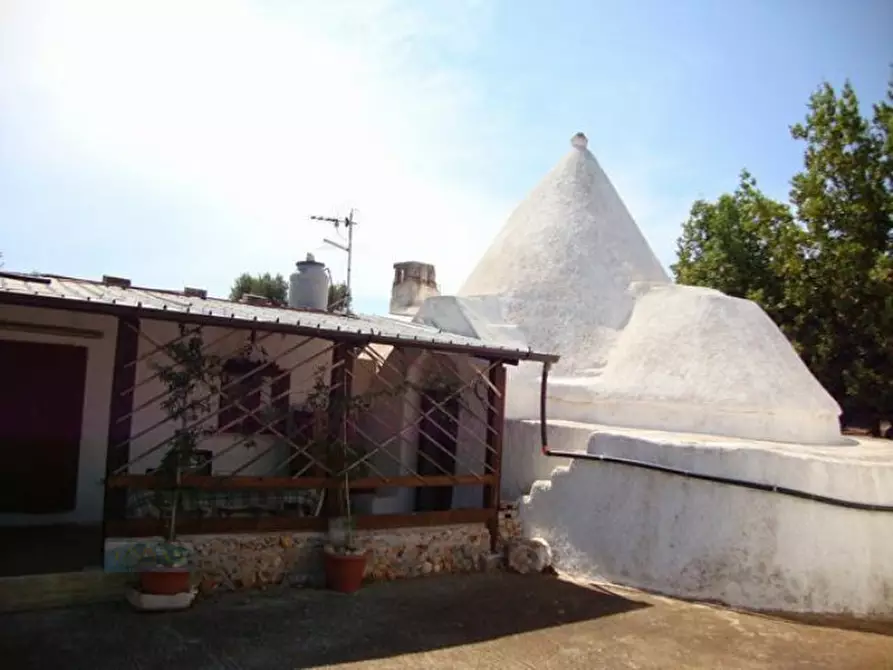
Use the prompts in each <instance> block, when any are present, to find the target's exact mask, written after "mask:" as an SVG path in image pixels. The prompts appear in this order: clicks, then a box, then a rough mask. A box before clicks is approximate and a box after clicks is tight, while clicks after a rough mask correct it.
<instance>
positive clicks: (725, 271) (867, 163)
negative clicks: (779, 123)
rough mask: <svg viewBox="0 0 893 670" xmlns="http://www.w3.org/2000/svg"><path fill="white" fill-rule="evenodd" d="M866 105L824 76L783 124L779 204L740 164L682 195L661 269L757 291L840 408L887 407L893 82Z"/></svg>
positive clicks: (892, 299)
mask: <svg viewBox="0 0 893 670" xmlns="http://www.w3.org/2000/svg"><path fill="white" fill-rule="evenodd" d="M872 111H873V113H872V115H871V117H870V118H866V117H865V116H863V114H862V113H861V111H860V106H859V101H858V99H857V97H856V93H855V91H854V90H853V88H852V86H851V85H850V84H849V83H846V84H845V85H844V86H843V88H842V90H841V91H840V92H839V93H838V92H837V91H836V90H835V89H834V88H833V87H832V86H831V85H829V84H824V85H823V86H822V87H821V88H819V89H818V90H817V91H816V92H815V93H814V94H813V95H812V96H811V98H810V100H809V105H808V113H807V115H806V118H805V119H804V121H802V122H801V123H797V124H795V125H794V126H792V127H791V135H792V137H793V138H794V139H795V140H798V141H800V142H803V143H804V144H805V151H804V163H803V169H802V170H801V171H800V172H798V173H797V174H796V175H794V177H793V178H792V180H791V192H790V200H791V202H790V205H788V204H785V203H780V202H776V201H773V200H771V199H770V198H768V197H766V196H765V195H764V194H763V193H761V192H760V191H759V190H758V188H757V185H756V181H755V180H754V179H753V177H752V176H751V175H750V174H748V173H747V172H743V173H742V175H741V178H740V181H739V185H738V188H737V189H736V190H735V192H734V193H732V194H725V195H722V196H720V197H719V198H718V199H717V200H716V201H715V202H706V201H703V200H699V201H697V202H695V203H694V205H693V206H692V209H691V212H690V215H689V218H688V220H687V221H686V222H685V223H684V224H683V230H682V236H681V237H680V239H679V242H678V248H677V262H676V264H675V265H673V268H672V269H673V272H674V274H675V276H676V280H677V281H678V282H679V283H681V284H692V285H698V286H710V287H713V288H716V289H719V290H721V291H724V292H725V293H728V294H729V295H733V296H738V297H743V298H749V299H752V300H755V301H756V302H758V303H759V304H760V305H761V306H762V307H763V308H764V309H765V310H766V312H767V313H768V314H769V315H770V316H771V317H772V318H773V319H775V321H776V322H777V323H778V324H779V326H780V327H781V328H782V330H783V331H784V332H785V334H786V335H787V336H788V337H789V338H790V339H791V341H792V342H793V344H794V346H795V347H796V348H797V350H798V351H799V353H800V354H801V356H802V357H803V359H804V361H805V362H806V364H807V365H808V366H809V367H810V369H811V370H812V372H813V373H814V374H815V375H816V377H817V378H818V379H819V381H820V382H822V384H823V385H824V386H825V387H826V388H827V389H828V390H829V392H831V394H832V395H834V396H835V398H836V399H837V400H838V402H839V403H840V404H841V406H842V408H843V409H844V413H845V414H850V415H870V416H872V417H873V418H877V417H880V416H884V415H887V416H889V415H890V414H891V413H893V383H891V373H893V81H891V83H890V86H889V87H888V92H887V97H886V99H885V100H884V101H882V102H880V103H878V104H876V105H874V107H873V110H872Z"/></svg>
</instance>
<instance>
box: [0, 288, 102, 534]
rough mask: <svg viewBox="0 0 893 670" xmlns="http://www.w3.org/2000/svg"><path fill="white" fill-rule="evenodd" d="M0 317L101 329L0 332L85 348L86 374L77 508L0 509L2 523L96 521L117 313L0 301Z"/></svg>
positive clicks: (99, 514)
mask: <svg viewBox="0 0 893 670" xmlns="http://www.w3.org/2000/svg"><path fill="white" fill-rule="evenodd" d="M0 318H2V319H6V320H9V321H19V322H24V323H29V324H40V325H44V326H60V327H66V328H81V329H86V330H96V331H100V332H101V333H102V338H101V339H88V338H83V337H72V336H60V335H51V334H35V333H25V332H20V331H9V330H6V331H0V338H2V339H4V340H17V341H20V342H43V343H47V344H62V345H70V346H75V347H84V348H86V349H87V375H86V380H85V389H84V410H83V419H82V424H81V444H80V455H79V459H78V485H77V506H76V508H75V509H74V510H73V511H71V512H65V513H62V514H0V525H4V526H28V525H40V524H56V523H98V522H100V521H101V520H102V506H103V496H104V486H103V483H102V479H103V477H105V456H106V446H107V443H108V430H109V406H110V402H111V392H112V372H113V370H114V364H115V340H116V335H117V332H118V320H117V318H115V317H113V316H102V315H97V314H81V313H78V312H67V311H63V310H55V309H38V308H34V307H13V306H9V305H4V306H2V307H0Z"/></svg>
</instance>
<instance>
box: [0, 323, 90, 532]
mask: <svg viewBox="0 0 893 670" xmlns="http://www.w3.org/2000/svg"><path fill="white" fill-rule="evenodd" d="M86 373H87V350H86V348H84V347H75V346H69V345H60V344H43V343H37V342H14V341H10V340H0V512H14V513H15V512H17V513H29V514H41V513H42V514H49V513H55V512H69V511H72V510H73V509H74V508H75V505H76V500H77V476H78V460H79V455H80V442H81V417H82V416H83V411H84V410H83V407H84V381H85V378H86Z"/></svg>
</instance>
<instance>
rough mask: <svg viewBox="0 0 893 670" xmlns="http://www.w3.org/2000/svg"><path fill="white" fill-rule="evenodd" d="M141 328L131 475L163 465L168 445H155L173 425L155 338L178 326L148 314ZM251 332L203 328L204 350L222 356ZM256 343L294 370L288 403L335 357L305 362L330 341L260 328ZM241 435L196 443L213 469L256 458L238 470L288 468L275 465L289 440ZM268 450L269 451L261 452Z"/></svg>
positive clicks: (170, 335) (167, 336)
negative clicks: (244, 439) (209, 455)
mask: <svg viewBox="0 0 893 670" xmlns="http://www.w3.org/2000/svg"><path fill="white" fill-rule="evenodd" d="M142 332H143V335H144V337H141V338H140V342H139V354H138V357H139V359H140V363H139V364H138V366H137V374H136V390H135V391H134V408H135V409H136V408H139V409H138V411H136V412H135V414H134V415H133V419H132V422H131V435H132V436H133V439H132V441H131V445H130V458H131V460H132V461H133V460H136V459H138V460H137V462H135V463H134V465H133V466H132V468H131V470H130V473H131V474H140V473H144V472H146V470H147V469H152V468H157V467H158V466H159V465H160V464H161V459H162V458H163V456H164V454H165V453H166V452H167V450H168V447H167V446H163V447H161V448H159V449H155V447H157V446H158V445H159V444H161V443H163V442H165V441H166V440H168V439H169V438H170V437H171V436H172V435H173V432H174V429H175V426H174V425H173V424H171V423H170V422H169V421H166V412H165V411H164V408H163V407H162V406H161V399H162V398H163V394H164V393H165V387H164V385H163V384H162V383H161V381H160V380H159V379H158V378H157V376H156V369H155V367H154V365H158V364H161V365H164V364H168V363H169V359H167V357H166V356H165V355H164V354H163V353H162V352H155V353H153V350H155V349H156V344H153V343H157V344H162V343H166V342H170V341H171V340H173V339H174V338H176V337H178V335H179V329H178V326H177V324H176V323H172V322H167V321H152V320H149V319H144V320H143V321H142ZM249 335H250V333H249V331H246V330H231V329H226V328H216V327H213V328H212V327H206V328H203V329H202V337H203V340H204V342H205V344H206V346H207V349H206V351H207V352H208V353H213V354H216V355H218V356H221V357H228V356H232V355H235V354H236V353H237V352H238V350H239V349H240V347H242V346H243V345H244V344H245V343H246V341H247V339H248V337H249ZM257 345H258V347H262V348H263V349H264V351H265V352H266V354H267V357H268V359H269V360H272V361H273V362H274V364H275V365H277V366H279V367H280V368H282V369H283V370H291V372H290V383H291V390H290V394H289V402H290V403H291V404H292V405H300V404H301V403H303V402H304V401H305V400H306V398H307V396H308V395H309V394H310V392H311V391H312V389H313V384H314V380H315V378H316V374H317V371H318V369H319V367H320V366H325V367H328V365H329V363H330V361H331V353H325V354H321V355H319V356H317V357H316V358H315V359H314V360H312V361H310V362H306V363H304V361H306V360H307V359H310V358H311V357H312V356H314V355H316V354H320V353H321V352H322V351H323V350H324V349H326V347H328V346H329V342H328V341H326V340H321V339H312V338H306V337H302V336H296V335H284V334H278V333H276V334H264V333H258V335H257ZM258 360H260V358H258ZM218 401H219V397H218V396H216V395H215V396H214V397H213V399H212V404H211V411H212V412H214V411H215V410H216V409H217V407H218V404H217V403H218ZM208 427H209V428H210V429H211V430H216V428H217V419H216V417H214V418H211V419H210V420H209V422H208ZM242 437H243V436H242V435H240V434H236V433H233V434H221V435H213V436H208V437H206V438H204V439H203V440H202V442H201V443H200V444H199V445H198V448H199V449H208V450H210V451H211V452H212V454H214V455H215V460H214V461H213V463H212V472H213V474H215V475H217V474H229V473H232V472H233V471H235V470H237V469H238V468H241V467H242V466H243V465H245V464H246V463H247V462H248V461H251V460H253V459H255V458H257V460H256V461H254V462H253V463H251V464H250V465H248V467H247V468H245V469H244V470H240V471H239V474H241V475H256V476H260V475H276V474H285V473H287V468H283V469H281V471H277V469H276V468H277V466H279V465H281V463H282V462H283V461H285V459H286V458H288V455H289V448H288V447H287V446H286V445H285V444H281V443H277V441H276V440H275V439H274V438H273V437H272V436H266V435H260V436H257V437H255V438H254V440H253V441H254V445H253V446H246V445H244V444H243V445H239V446H235V447H233V445H234V443H236V442H238V441H240V440H241V439H242ZM153 449H154V451H153ZM265 451H266V453H263V452H265Z"/></svg>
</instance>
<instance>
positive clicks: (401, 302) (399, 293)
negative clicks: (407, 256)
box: [390, 261, 440, 316]
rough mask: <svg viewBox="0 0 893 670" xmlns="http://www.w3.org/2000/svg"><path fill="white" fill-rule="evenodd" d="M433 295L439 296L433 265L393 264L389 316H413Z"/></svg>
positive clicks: (415, 263)
mask: <svg viewBox="0 0 893 670" xmlns="http://www.w3.org/2000/svg"><path fill="white" fill-rule="evenodd" d="M435 295H440V290H439V289H438V288H437V277H436V276H435V274H434V266H433V265H430V264H429V263H418V262H416V261H406V262H403V263H394V285H393V287H392V288H391V307H390V313H391V314H398V315H401V316H413V315H414V314H415V313H416V312H417V311H418V309H419V307H421V306H422V303H423V302H425V300H426V299H428V298H430V297H431V296H435Z"/></svg>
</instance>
